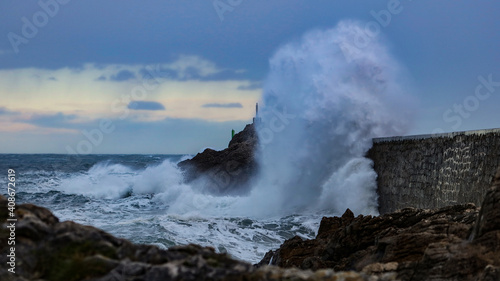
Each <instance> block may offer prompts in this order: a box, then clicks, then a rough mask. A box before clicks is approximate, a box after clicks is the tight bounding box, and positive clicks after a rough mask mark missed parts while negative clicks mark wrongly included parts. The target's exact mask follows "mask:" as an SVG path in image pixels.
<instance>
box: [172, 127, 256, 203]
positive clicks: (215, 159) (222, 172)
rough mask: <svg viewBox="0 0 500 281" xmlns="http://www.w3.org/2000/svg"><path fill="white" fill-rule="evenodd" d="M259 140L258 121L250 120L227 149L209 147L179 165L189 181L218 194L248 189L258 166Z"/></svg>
mask: <svg viewBox="0 0 500 281" xmlns="http://www.w3.org/2000/svg"><path fill="white" fill-rule="evenodd" d="M257 144H258V138H257V132H256V130H255V125H254V124H248V125H246V127H245V129H243V131H241V132H239V133H238V134H236V135H234V137H233V138H232V139H231V141H230V142H229V145H228V147H227V148H226V149H224V150H221V151H216V150H213V149H210V148H207V149H205V150H204V151H203V152H202V153H198V154H197V155H196V156H194V157H193V158H192V159H188V160H185V161H182V162H180V163H179V164H178V166H179V168H181V169H182V170H183V172H184V178H185V180H186V182H188V183H194V185H195V186H199V187H200V188H202V189H203V190H204V191H206V192H209V193H212V194H217V195H226V194H241V193H246V192H247V191H248V188H249V184H250V182H251V179H252V177H253V175H255V173H257V170H258V167H257V162H256V160H255V150H256V149H257Z"/></svg>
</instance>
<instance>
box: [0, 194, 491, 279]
mask: <svg viewBox="0 0 500 281" xmlns="http://www.w3.org/2000/svg"><path fill="white" fill-rule="evenodd" d="M0 210H7V200H6V199H5V198H4V197H2V196H0ZM15 217H16V218H17V219H18V221H17V223H16V226H17V227H18V228H17V229H16V245H15V248H16V249H15V256H16V261H15V262H16V267H15V273H10V272H8V271H7V268H8V267H7V266H6V262H7V259H8V258H7V255H6V253H7V252H8V250H9V249H8V247H9V246H8V244H7V239H8V237H9V230H8V229H7V223H8V222H7V218H8V212H5V211H1V212H0V222H1V227H0V251H1V253H2V255H1V256H0V263H1V264H3V266H1V267H0V280H5V281H11V280H12V281H13V280H16V281H18V280H38V281H44V280H50V281H59V280H61V281H72V280H101V281H104V280H106V281H124V280H130V281H132V280H134V281H137V280H148V281H155V280H247V281H252V280H255V281H257V280H311V281H314V280H363V281H367V280H392V279H390V278H389V277H390V276H389V277H387V278H385V277H384V278H385V279H383V278H382V279H378V277H377V276H375V277H374V276H370V275H369V274H366V273H356V272H334V271H333V270H331V269H326V270H321V271H316V272H313V271H310V270H307V271H303V270H299V269H296V268H293V269H283V268H278V267H275V266H268V265H265V266H262V267H260V268H256V267H254V266H252V265H251V264H248V263H245V262H242V261H238V260H235V259H232V258H231V257H230V256H228V255H226V254H218V253H216V252H215V250H214V249H213V248H210V247H201V246H198V245H185V246H176V247H171V248H170V249H168V250H162V249H159V248H158V247H156V246H151V245H135V244H132V243H131V242H129V241H127V240H125V239H120V238H116V237H114V236H112V235H110V234H109V233H106V232H104V231H102V230H99V229H97V228H94V227H91V226H84V225H80V224H77V223H75V222H71V221H65V222H59V220H58V219H57V217H55V216H54V215H53V214H52V213H51V212H50V211H48V210H47V209H44V208H41V207H37V206H35V205H31V204H23V205H19V206H17V209H16V211H15ZM492 272H493V271H492ZM374 278H375V279H374Z"/></svg>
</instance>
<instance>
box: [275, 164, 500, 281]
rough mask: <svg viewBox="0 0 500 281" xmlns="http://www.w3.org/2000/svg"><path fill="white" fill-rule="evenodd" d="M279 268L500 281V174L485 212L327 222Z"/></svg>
mask: <svg viewBox="0 0 500 281" xmlns="http://www.w3.org/2000/svg"><path fill="white" fill-rule="evenodd" d="M267 259H268V260H271V259H272V260H273V264H276V265H278V266H280V267H285V268H290V267H298V268H301V269H311V270H318V269H324V268H331V269H334V270H336V271H350V270H353V271H357V272H362V273H364V274H369V275H372V276H378V277H377V278H382V276H383V278H397V279H399V280H499V279H498V278H499V276H500V275H499V272H500V271H499V268H500V170H499V172H498V173H497V175H496V177H495V179H494V181H493V184H492V187H491V188H490V190H489V191H488V193H487V194H486V196H485V198H484V200H483V203H482V207H481V210H479V208H477V207H476V206H475V205H474V204H462V205H455V206H449V207H444V208H440V209H435V210H425V209H415V208H406V209H403V210H400V211H397V212H394V213H390V214H385V215H382V216H378V217H372V216H362V215H359V216H357V217H354V215H353V214H352V212H351V211H350V210H347V211H346V212H345V214H344V215H343V216H342V217H331V218H327V217H324V218H323V219H322V221H321V225H320V228H319V231H318V235H317V236H316V238H315V239H312V240H303V239H301V238H300V237H294V238H292V239H289V240H287V241H285V242H284V243H283V244H282V245H281V247H280V248H279V249H278V250H276V251H273V255H272V257H269V256H267Z"/></svg>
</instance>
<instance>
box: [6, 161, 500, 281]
mask: <svg viewBox="0 0 500 281" xmlns="http://www.w3.org/2000/svg"><path fill="white" fill-rule="evenodd" d="M7 203H8V201H7V200H6V199H5V198H4V197H1V196H0V221H1V222H2V225H1V228H0V250H1V255H0V264H2V266H0V280H55V281H57V280H64V281H71V280H500V171H499V172H498V173H497V176H496V178H495V181H494V183H493V186H492V188H491V190H490V191H489V192H488V194H487V195H486V197H485V200H484V202H483V204H482V206H481V209H479V208H477V207H475V206H474V205H472V204H467V205H457V206H451V207H446V208H441V209H438V210H420V209H404V210H401V211H398V212H395V213H392V214H387V215H383V216H378V217H372V216H358V217H354V215H353V214H352V212H351V211H349V210H347V211H346V212H345V214H344V215H343V216H342V217H333V218H326V217H325V218H323V220H322V221H321V225H320V228H319V231H318V235H317V237H316V239H313V240H302V239H301V238H299V237H295V238H292V239H290V240H287V241H286V242H285V243H284V244H283V245H282V246H281V247H280V248H279V249H278V250H276V251H271V252H269V253H268V254H267V255H266V257H265V258H264V260H263V261H261V263H260V264H258V265H257V266H253V265H251V264H248V263H245V262H242V261H238V260H235V259H232V258H231V257H229V256H228V255H225V254H217V253H215V251H214V249H212V248H208V247H200V246H197V245H187V246H178V247H172V248H170V249H168V250H162V249H159V248H158V247H156V246H150V245H135V244H132V243H131V242H129V241H127V240H124V239H120V238H116V237H113V236H112V235H110V234H108V233H106V232H104V231H102V230H99V229H97V228H94V227H90V226H84V225H80V224H77V223H74V222H71V221H66V222H60V221H59V220H58V219H57V217H55V216H54V215H53V214H52V213H51V212H50V211H49V210H47V209H45V208H41V207H38V206H35V205H31V204H23V205H19V206H17V207H16V210H15V218H17V220H18V221H17V222H16V223H15V232H14V233H15V245H13V246H9V245H8V243H9V241H12V239H11V240H9V237H12V235H11V233H12V232H11V228H9V226H10V225H11V222H9V221H7V219H8V215H9V213H8V209H7ZM144 231H147V229H145V230H144ZM11 247H15V250H14V251H13V250H12V249H11ZM12 252H14V258H12V257H9V256H8V255H10V256H12ZM12 260H14V262H15V264H9V262H10V261H12ZM268 264H271V266H269V265H268ZM12 265H14V266H15V268H14V270H13V271H15V273H11V272H9V271H8V270H9V269H10V268H11V266H12Z"/></svg>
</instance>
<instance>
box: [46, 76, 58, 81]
mask: <svg viewBox="0 0 500 281" xmlns="http://www.w3.org/2000/svg"><path fill="white" fill-rule="evenodd" d="M47 80H50V81H57V78H55V77H54V76H52V77H49V78H47Z"/></svg>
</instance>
